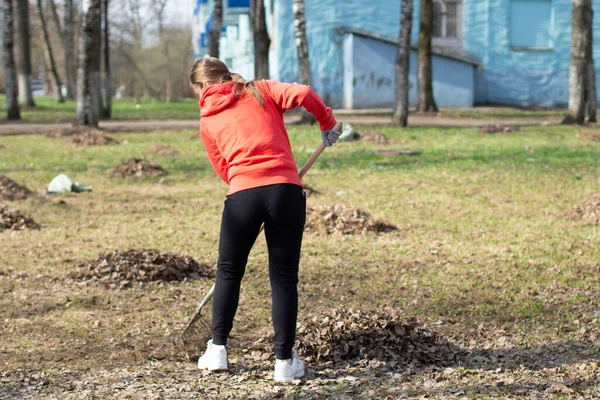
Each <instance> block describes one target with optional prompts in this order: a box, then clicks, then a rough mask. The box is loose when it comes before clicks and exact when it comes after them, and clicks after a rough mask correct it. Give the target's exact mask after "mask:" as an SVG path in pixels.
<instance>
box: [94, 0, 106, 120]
mask: <svg viewBox="0 0 600 400" xmlns="http://www.w3.org/2000/svg"><path fill="white" fill-rule="evenodd" d="M102 1H103V0H100V14H99V15H98V21H97V24H96V27H95V31H94V52H95V53H96V54H95V55H94V63H93V66H92V74H93V80H92V83H93V86H92V90H93V91H94V92H95V94H94V95H93V98H94V100H95V103H94V104H95V106H96V115H98V118H102V117H103V116H104V99H103V98H102V19H103V15H102V14H103V13H104V12H103V10H104V7H103V6H102Z"/></svg>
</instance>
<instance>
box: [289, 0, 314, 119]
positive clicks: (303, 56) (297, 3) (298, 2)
mask: <svg viewBox="0 0 600 400" xmlns="http://www.w3.org/2000/svg"><path fill="white" fill-rule="evenodd" d="M292 8H293V10H294V29H295V32H296V50H297V52H298V77H299V79H300V82H299V83H300V84H301V85H307V86H310V85H312V76H311V71H310V59H309V57H308V39H307V37H306V17H305V15H304V0H293V3H292ZM314 121H315V119H314V118H313V116H312V115H310V113H308V112H307V111H306V110H304V109H302V117H301V122H303V123H314Z"/></svg>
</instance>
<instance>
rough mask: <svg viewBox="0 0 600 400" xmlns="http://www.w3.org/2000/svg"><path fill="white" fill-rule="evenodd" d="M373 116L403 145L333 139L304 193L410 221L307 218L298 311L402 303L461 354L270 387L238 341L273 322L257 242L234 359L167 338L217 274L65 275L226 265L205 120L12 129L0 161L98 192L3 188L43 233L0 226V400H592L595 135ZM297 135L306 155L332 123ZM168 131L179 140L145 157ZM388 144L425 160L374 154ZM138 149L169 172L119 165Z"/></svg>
mask: <svg viewBox="0 0 600 400" xmlns="http://www.w3.org/2000/svg"><path fill="white" fill-rule="evenodd" d="M194 106H195V104H194ZM369 129H377V130H379V131H381V132H383V133H384V134H385V135H387V137H388V138H390V140H391V143H390V144H388V145H383V144H379V145H376V144H367V143H361V142H345V143H339V144H336V145H335V146H334V147H332V148H330V149H327V150H326V151H325V153H323V155H322V156H321V158H320V159H319V160H318V161H317V162H316V164H315V165H314V166H313V168H312V169H311V170H310V171H309V172H308V174H307V176H306V177H305V179H304V181H305V182H306V183H307V184H308V185H310V186H311V187H312V188H313V189H314V190H316V191H318V192H319V193H318V194H313V195H311V196H309V197H308V205H309V206H311V207H312V206H319V205H328V204H344V205H346V206H348V207H351V208H355V209H360V210H363V211H366V212H368V213H369V214H370V215H371V217H372V218H375V219H379V220H382V221H385V222H386V223H390V224H394V225H396V226H397V227H398V230H396V231H392V232H387V233H373V232H369V233H366V234H356V235H341V234H334V235H323V234H320V235H319V234H316V233H315V232H313V231H310V230H307V231H306V233H305V239H304V244H303V253H302V260H301V277H300V285H299V290H300V320H301V323H302V324H305V325H306V326H309V327H310V324H311V323H312V324H317V325H318V323H319V321H318V320H319V319H320V318H322V317H321V316H322V315H324V314H323V313H325V314H327V313H329V314H331V312H332V311H334V310H340V309H342V308H352V309H353V310H360V311H364V312H369V313H370V315H372V316H374V317H377V318H380V317H381V318H383V317H382V316H384V317H385V316H386V315H388V314H386V313H389V312H392V311H393V312H396V313H398V314H399V316H400V318H401V319H402V321H406V322H407V323H408V321H410V320H414V321H416V323H417V324H419V325H420V326H421V327H422V329H425V330H426V331H427V332H433V333H434V334H435V335H437V336H438V337H440V338H443V339H447V340H449V341H450V342H451V343H452V345H453V346H455V347H456V348H459V349H461V351H463V352H464V353H465V354H466V355H465V356H464V357H463V358H461V359H460V360H459V361H453V362H450V363H440V364H436V363H433V364H429V365H419V364H418V363H413V364H412V365H405V364H396V365H395V364H394V363H389V362H386V361H382V360H377V359H371V360H367V361H364V360H351V361H347V362H346V361H344V362H311V363H309V367H310V372H309V379H308V380H307V381H302V382H296V383H294V384H291V385H275V384H273V382H272V380H271V375H270V373H271V366H272V359H270V358H268V357H269V354H268V353H262V354H261V353H256V352H255V351H248V352H244V348H245V347H247V346H250V345H251V344H252V343H256V342H261V340H262V341H264V340H265V339H264V338H265V337H267V335H268V332H269V331H270V296H269V285H268V271H267V268H266V263H267V253H266V245H265V242H264V238H262V237H261V238H259V240H258V241H257V243H256V245H255V247H254V249H253V251H252V253H251V255H250V259H249V263H248V268H247V271H246V276H245V278H244V283H243V287H242V296H241V301H240V309H239V310H238V314H237V316H236V325H235V326H234V331H233V335H232V340H231V346H230V362H231V369H232V372H230V373H224V374H216V375H210V374H204V373H201V372H199V371H198V370H197V369H196V368H195V364H194V361H195V360H194V357H197V355H198V353H197V351H196V352H194V351H193V350H192V351H191V352H190V350H189V348H188V349H181V348H179V347H177V346H176V345H175V344H174V339H175V338H176V337H177V336H178V335H179V333H180V332H181V331H182V329H183V328H184V327H185V325H186V322H187V320H188V318H189V317H190V316H191V314H192V313H193V311H194V308H195V306H196V304H197V302H198V301H199V299H200V298H201V297H202V296H203V295H204V293H205V292H206V291H207V290H208V288H209V287H210V285H211V284H212V279H198V280H186V281H183V282H180V283H151V284H147V285H143V286H137V285H134V287H132V288H123V289H119V288H118V287H113V288H111V287H107V286H105V285H102V284H101V283H100V282H81V281H79V280H76V279H72V278H71V273H72V272H73V271H76V270H77V269H78V268H79V267H80V266H81V265H85V264H86V263H89V262H90V261H91V260H95V259H97V258H98V255H99V254H100V253H103V252H110V251H115V250H125V249H130V248H134V249H158V250H161V251H170V252H174V253H177V254H183V255H191V256H193V257H194V258H195V259H196V260H197V261H198V262H201V263H205V264H207V265H209V266H211V268H214V264H215V262H216V259H217V245H218V231H219V222H220V212H221V209H222V202H223V200H224V194H225V192H226V186H225V185H224V184H223V183H222V182H220V181H219V179H218V178H217V177H216V175H215V174H214V172H213V171H212V169H211V167H210V165H209V163H208V161H207V158H206V156H205V154H204V150H203V147H202V143H201V142H200V141H198V140H190V136H191V135H193V134H194V133H195V132H193V131H190V130H184V131H178V132H177V131H169V132H153V133H119V134H115V135H114V137H115V138H116V139H118V140H119V141H120V144H118V145H113V146H103V147H72V146H68V145H65V138H48V137H46V136H43V135H26V136H11V137H4V138H2V137H0V146H2V147H0V174H5V175H6V176H8V177H9V178H11V179H13V180H15V181H17V182H19V183H20V184H23V185H25V186H27V187H29V188H30V189H32V190H42V189H44V188H45V187H47V185H48V183H49V182H50V180H51V179H52V178H53V177H54V176H55V175H57V174H59V173H67V174H68V175H69V176H71V177H72V178H73V179H75V180H77V181H80V182H83V183H85V184H88V185H91V186H93V192H91V193H82V194H68V195H55V196H52V197H47V198H44V197H39V198H33V199H28V200H24V201H7V202H6V203H7V204H9V205H10V206H11V207H13V208H16V209H19V210H20V211H21V212H23V213H25V214H27V215H30V216H32V217H33V218H34V219H35V220H36V221H37V222H38V223H41V224H42V225H43V228H42V229H41V230H27V231H19V232H12V231H4V232H0V315H1V316H2V318H1V319H0V334H1V335H2V343H1V344H0V363H1V367H0V371H1V372H0V383H1V385H0V398H46V399H54V398H61V399H79V398H93V399H96V398H97V399H105V398H132V399H141V398H186V399H187V398H201V399H206V398H274V397H280V398H282V397H285V396H287V397H290V398H314V399H316V398H340V399H350V398H364V399H371V398H378V399H396V398H415V399H418V398H465V399H490V398H525V399H551V398H555V399H566V398H573V399H591V398H600V367H599V360H600V340H599V334H600V324H599V322H598V319H599V318H600V295H599V292H598V285H599V283H600V282H599V280H600V263H599V261H598V260H599V259H600V248H599V247H598V243H599V241H600V232H599V231H598V226H597V225H593V224H585V223H581V222H577V221H572V220H569V219H567V218H565V215H566V214H568V213H569V211H570V210H571V209H572V208H573V206H574V205H575V204H577V203H579V202H580V201H582V200H586V199H589V198H591V197H592V196H594V195H595V194H597V193H598V191H599V188H598V185H599V182H598V176H600V166H599V165H598V156H599V154H600V153H599V152H600V143H598V142H594V141H587V140H582V139H581V138H580V137H579V134H580V131H579V130H577V129H574V128H570V127H562V126H556V127H530V128H522V129H521V131H520V132H516V133H509V134H497V135H484V134H481V133H479V131H478V130H477V129H471V128H462V129H433V128H432V129H425V128H409V129H405V130H400V129H395V128H391V127H369ZM289 133H290V138H291V141H292V145H293V148H294V151H295V157H296V160H297V162H298V164H299V165H300V164H302V163H303V161H304V160H306V159H307V158H308V157H309V155H310V153H311V151H312V150H313V149H314V148H315V147H316V146H317V145H318V143H319V140H320V134H319V132H318V131H315V129H314V128H311V127H306V126H291V127H289ZM156 144H162V145H168V146H170V147H172V148H174V149H176V150H178V151H179V154H177V155H174V156H171V157H162V156H157V155H153V154H149V153H148V150H149V148H150V147H151V146H152V145H156ZM383 148H386V149H411V150H420V151H422V154H421V155H420V156H412V157H410V156H396V157H382V156H378V155H377V153H376V150H378V149H383ZM2 149H4V150H2ZM130 157H146V158H148V159H150V160H152V161H155V162H158V163H159V164H161V165H162V166H163V167H164V168H165V169H166V170H167V171H168V172H169V174H168V175H166V176H165V177H154V178H140V179H134V178H127V179H121V178H113V177H110V176H109V174H108V172H109V171H110V169H111V168H112V167H113V166H115V165H116V164H117V163H119V162H121V161H123V160H125V159H128V158H130ZM311 321H312V322H311ZM342 322H343V321H342ZM354 329H358V328H354ZM327 334H332V335H335V332H333V333H332V332H329V333H327ZM361 334H364V335H367V336H368V335H371V336H373V335H375V336H376V335H377V332H362V333H361ZM300 335H301V334H300ZM300 339H302V340H310V338H300ZM431 351H432V352H434V353H435V352H436V351H439V349H431Z"/></svg>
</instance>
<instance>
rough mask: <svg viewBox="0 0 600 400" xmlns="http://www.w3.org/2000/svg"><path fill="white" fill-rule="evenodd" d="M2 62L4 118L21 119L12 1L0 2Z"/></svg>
mask: <svg viewBox="0 0 600 400" xmlns="http://www.w3.org/2000/svg"><path fill="white" fill-rule="evenodd" d="M2 14H3V15H4V23H3V26H2V61H4V75H5V79H6V118H7V119H9V120H16V119H21V113H20V111H19V101H18V99H17V96H18V94H17V71H16V69H15V57H14V53H13V49H14V23H13V22H14V14H13V5H12V0H2Z"/></svg>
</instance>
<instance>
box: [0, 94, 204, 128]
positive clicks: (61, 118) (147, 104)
mask: <svg viewBox="0 0 600 400" xmlns="http://www.w3.org/2000/svg"><path fill="white" fill-rule="evenodd" d="M35 102H36V107H32V108H28V109H21V118H22V120H23V121H28V122H72V121H74V120H75V101H72V100H67V101H65V102H64V103H56V102H55V101H54V98H53V97H51V96H40V97H35ZM0 115H2V118H3V119H4V118H5V116H6V96H4V95H2V96H0ZM198 117H199V112H198V102H197V101H196V100H194V99H185V100H182V101H178V102H173V103H165V102H160V101H156V100H148V101H140V102H134V101H132V100H129V99H124V100H117V99H114V100H113V108H112V119H115V120H156V119H163V120H164V119H197V118H198Z"/></svg>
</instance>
